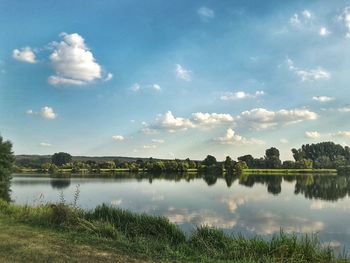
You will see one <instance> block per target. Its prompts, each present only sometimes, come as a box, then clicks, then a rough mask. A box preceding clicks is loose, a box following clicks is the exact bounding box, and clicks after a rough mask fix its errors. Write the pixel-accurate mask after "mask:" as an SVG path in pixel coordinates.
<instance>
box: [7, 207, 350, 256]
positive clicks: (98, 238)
mask: <svg viewBox="0 0 350 263" xmlns="http://www.w3.org/2000/svg"><path fill="white" fill-rule="evenodd" d="M0 224H1V226H0V233H1V234H0V240H1V241H0V253H1V256H3V258H4V259H6V260H7V261H9V262H13V261H16V259H21V258H24V259H27V260H26V261H27V262H30V261H32V262H46V261H47V259H54V260H56V262H64V261H65V260H64V259H65V258H66V259H67V258H72V259H73V260H71V261H76V262H82V261H86V262H99V261H101V262H102V261H103V262H133V261H135V262H140V261H142V260H143V261H149V262H350V261H348V260H345V259H340V258H337V257H336V256H335V255H334V253H333V251H332V250H331V249H330V248H327V247H323V246H322V245H321V244H320V242H319V241H318V239H317V238H316V237H314V236H304V237H301V238H297V237H296V236H295V235H286V234H283V233H280V234H279V235H276V236H274V237H273V238H272V240H270V241H266V240H263V239H261V238H259V237H255V238H252V239H247V238H244V237H242V236H228V235H225V234H224V233H223V232H222V231H220V230H217V229H212V228H208V227H199V228H198V229H196V230H195V231H194V232H193V233H192V234H191V235H190V236H186V235H185V234H184V233H183V232H182V231H181V230H180V229H179V228H178V227H177V226H175V225H174V224H172V223H170V222H169V221H168V220H167V219H165V218H162V217H152V216H147V215H137V214H133V213H130V212H128V211H124V210H120V209H116V208H111V207H108V206H106V205H102V206H99V207H97V208H96V209H94V210H92V211H83V210H80V209H77V208H74V206H68V205H65V204H47V205H41V206H38V207H29V206H19V205H13V204H8V203H6V202H4V201H0ZM37 250H40V251H39V252H40V253H39V252H38V253H37V252H36V251H37ZM12 259H14V260H12ZM18 261H20V260H18ZM51 261H52V260H51Z"/></svg>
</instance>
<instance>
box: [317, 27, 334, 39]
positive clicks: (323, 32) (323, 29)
mask: <svg viewBox="0 0 350 263" xmlns="http://www.w3.org/2000/svg"><path fill="white" fill-rule="evenodd" d="M330 33H331V31H329V30H328V29H327V28H326V27H321V28H320V31H319V35H320V36H322V37H326V36H328V35H329V34H330Z"/></svg>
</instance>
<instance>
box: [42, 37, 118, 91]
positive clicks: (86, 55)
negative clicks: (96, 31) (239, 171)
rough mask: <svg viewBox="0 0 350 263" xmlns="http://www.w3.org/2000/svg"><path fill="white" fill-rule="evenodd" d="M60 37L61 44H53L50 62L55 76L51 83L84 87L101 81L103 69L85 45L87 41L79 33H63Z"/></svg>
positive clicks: (51, 77)
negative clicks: (95, 81)
mask: <svg viewBox="0 0 350 263" xmlns="http://www.w3.org/2000/svg"><path fill="white" fill-rule="evenodd" d="M60 37H61V41H60V42H53V43H51V46H52V48H53V51H52V53H51V55H50V60H51V64H52V67H53V69H54V71H55V75H53V76H50V77H49V83H50V84H52V85H84V84H88V83H91V82H93V81H94V80H98V79H101V77H102V68H101V66H100V65H99V64H98V63H97V62H96V60H95V58H94V55H93V54H92V52H91V50H90V49H89V48H88V47H87V45H86V44H85V39H84V38H83V37H82V36H80V35H79V34H77V33H73V34H67V33H61V34H60ZM111 77H112V75H109V78H111ZM107 78H108V75H107Z"/></svg>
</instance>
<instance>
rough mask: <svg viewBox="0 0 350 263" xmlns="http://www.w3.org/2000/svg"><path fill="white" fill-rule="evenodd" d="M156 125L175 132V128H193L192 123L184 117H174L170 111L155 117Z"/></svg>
mask: <svg viewBox="0 0 350 263" xmlns="http://www.w3.org/2000/svg"><path fill="white" fill-rule="evenodd" d="M157 127H158V128H161V129H165V130H168V131H170V132H175V131H177V130H187V129H188V128H193V127H194V124H193V123H192V122H191V121H190V120H189V119H186V118H181V117H174V115H173V114H172V112H171V111H168V112H166V113H165V114H164V115H161V116H160V117H158V118H157Z"/></svg>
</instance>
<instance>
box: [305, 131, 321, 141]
mask: <svg viewBox="0 0 350 263" xmlns="http://www.w3.org/2000/svg"><path fill="white" fill-rule="evenodd" d="M305 137H306V138H309V139H319V138H321V134H320V133H319V132H317V131H307V132H305Z"/></svg>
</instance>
